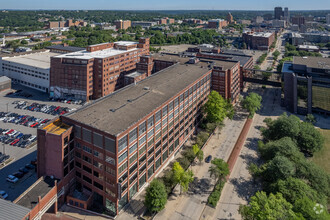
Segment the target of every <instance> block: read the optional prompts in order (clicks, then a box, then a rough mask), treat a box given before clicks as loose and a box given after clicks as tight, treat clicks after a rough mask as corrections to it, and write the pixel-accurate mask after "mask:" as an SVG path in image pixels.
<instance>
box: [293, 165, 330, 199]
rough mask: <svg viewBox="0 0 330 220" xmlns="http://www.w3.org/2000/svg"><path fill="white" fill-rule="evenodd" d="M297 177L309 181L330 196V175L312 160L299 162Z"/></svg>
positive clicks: (321, 192) (309, 183)
mask: <svg viewBox="0 0 330 220" xmlns="http://www.w3.org/2000/svg"><path fill="white" fill-rule="evenodd" d="M296 177H297V178H300V179H304V180H306V181H307V183H308V185H310V186H311V187H312V188H313V189H315V190H316V191H317V192H318V193H319V194H321V195H325V196H328V197H330V175H329V174H327V173H326V172H325V171H324V170H323V169H322V168H320V167H319V166H317V165H316V164H314V163H313V162H311V161H308V160H305V161H302V162H300V163H299V164H297V169H296Z"/></svg>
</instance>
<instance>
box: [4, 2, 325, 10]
mask: <svg viewBox="0 0 330 220" xmlns="http://www.w3.org/2000/svg"><path fill="white" fill-rule="evenodd" d="M24 3H25V1H23V0H12V1H7V2H4V3H3V4H2V7H1V8H2V9H8V10H9V9H10V10H15V9H17V10H63V9H65V10H100V9H102V10H273V8H274V7H276V6H281V7H288V8H289V9H290V10H330V2H329V1H327V0H316V1H314V2H313V5H312V6H311V5H310V4H309V3H310V2H309V1H307V0H302V1H298V0H293V1H290V2H288V1H285V0H270V1H267V2H265V1H260V0H251V1H248V2H247V1H243V0H233V1H230V2H219V1H215V0H208V1H203V2H201V1H197V0H191V1H187V0H181V1H180V2H178V1H174V0H168V1H166V2H160V3H157V4H156V5H155V4H154V1H151V0H144V1H142V2H139V4H137V3H136V1H133V0H126V1H120V2H118V1H112V0H110V1H105V0H95V1H93V2H92V3H91V2H90V1H79V2H78V1H77V0H73V1H69V2H68V1H64V0H58V1H56V2H54V1H42V0H31V1H29V4H28V5H26V4H24Z"/></svg>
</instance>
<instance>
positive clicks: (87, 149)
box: [83, 146, 92, 154]
mask: <svg viewBox="0 0 330 220" xmlns="http://www.w3.org/2000/svg"><path fill="white" fill-rule="evenodd" d="M83 150H84V151H86V152H87V153H90V154H91V153H92V149H91V148H89V147H87V146H83Z"/></svg>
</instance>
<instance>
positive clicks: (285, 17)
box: [284, 7, 290, 22]
mask: <svg viewBox="0 0 330 220" xmlns="http://www.w3.org/2000/svg"><path fill="white" fill-rule="evenodd" d="M284 20H286V21H287V22H289V21H290V13H289V9H288V8H287V7H285V8H284Z"/></svg>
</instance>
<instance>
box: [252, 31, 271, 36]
mask: <svg viewBox="0 0 330 220" xmlns="http://www.w3.org/2000/svg"><path fill="white" fill-rule="evenodd" d="M247 34H249V35H252V36H254V37H270V36H271V35H272V34H273V33H270V32H253V33H247Z"/></svg>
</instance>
